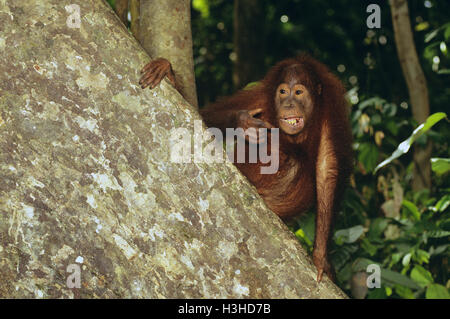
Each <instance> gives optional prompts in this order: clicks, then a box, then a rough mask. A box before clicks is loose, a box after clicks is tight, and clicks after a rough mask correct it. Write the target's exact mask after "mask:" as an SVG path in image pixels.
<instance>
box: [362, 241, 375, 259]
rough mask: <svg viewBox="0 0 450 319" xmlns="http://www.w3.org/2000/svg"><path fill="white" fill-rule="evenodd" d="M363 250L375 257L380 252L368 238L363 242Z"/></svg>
mask: <svg viewBox="0 0 450 319" xmlns="http://www.w3.org/2000/svg"><path fill="white" fill-rule="evenodd" d="M361 248H362V249H364V250H365V251H366V252H367V253H368V254H369V255H370V256H374V255H375V254H376V253H377V250H378V247H377V246H374V245H372V244H371V243H370V241H369V240H368V239H367V238H364V239H363V240H362V242H361Z"/></svg>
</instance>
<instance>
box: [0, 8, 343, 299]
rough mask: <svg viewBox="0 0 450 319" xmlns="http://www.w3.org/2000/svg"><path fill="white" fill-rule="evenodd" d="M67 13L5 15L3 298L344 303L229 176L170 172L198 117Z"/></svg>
mask: <svg viewBox="0 0 450 319" xmlns="http://www.w3.org/2000/svg"><path fill="white" fill-rule="evenodd" d="M78 3H79V6H80V7H79V8H80V14H81V15H80V17H81V20H79V21H80V24H79V25H80V28H72V27H70V26H69V25H72V24H71V23H69V24H67V23H66V21H68V20H66V18H68V17H69V16H70V13H68V12H67V11H66V10H65V7H66V6H70V5H73V1H72V0H42V1H39V2H30V1H15V0H6V1H3V2H0V29H1V30H2V34H1V37H0V105H1V106H2V107H1V108H0V180H1V181H2V182H1V183H0V242H1V246H0V278H1V280H0V298H240V297H243V298H244V297H245V298H343V297H345V295H344V294H343V293H342V292H341V290H340V289H339V288H337V287H336V286H335V285H334V284H332V283H331V282H330V281H329V280H328V279H326V280H324V281H323V282H321V283H320V284H318V283H317V282H316V281H315V277H316V271H315V268H314V266H313V265H312V263H311V261H310V259H309V258H308V256H307V255H306V253H305V252H304V250H303V249H302V248H301V247H300V245H299V243H298V241H297V240H296V238H295V236H294V235H293V234H292V233H291V232H290V231H289V230H288V228H287V227H286V226H285V225H284V224H283V223H282V222H281V221H280V220H279V219H278V217H277V216H276V215H275V214H273V213H272V212H271V211H269V209H268V208H267V207H266V206H265V205H264V203H263V202H262V200H261V199H260V197H259V196H258V194H257V193H256V190H255V189H254V188H253V187H252V186H251V185H250V184H249V183H248V181H247V180H246V179H245V178H244V177H243V176H242V175H241V174H239V172H238V170H237V169H236V168H235V167H234V166H233V165H232V164H231V163H229V162H225V163H216V164H206V163H191V164H177V163H173V162H171V161H170V153H169V150H170V146H171V144H170V136H171V132H172V131H173V129H174V128H178V127H185V128H187V129H188V131H189V132H192V131H193V123H194V120H200V116H199V114H198V112H197V111H196V109H195V108H194V107H192V106H191V105H189V104H188V103H186V101H185V100H184V99H182V97H181V96H180V95H179V94H178V93H177V92H176V91H175V89H173V87H172V86H171V85H170V84H169V83H168V82H167V81H166V80H164V81H163V82H162V83H161V85H160V86H159V87H157V88H155V89H154V90H152V91H151V90H148V89H146V90H141V89H140V87H139V85H138V81H139V70H140V68H141V67H142V66H143V65H144V64H145V63H146V62H147V61H148V60H149V56H148V55H147V54H146V53H145V52H144V51H143V50H142V48H141V46H140V45H139V44H138V43H137V42H136V41H135V39H134V38H133V37H132V36H131V35H130V34H129V32H127V30H125V29H124V28H123V26H121V25H120V23H119V21H118V20H117V18H116V16H115V14H114V12H113V11H112V10H111V8H109V6H108V5H106V4H105V2H104V1H101V0H85V1H80V2H78ZM75 21H76V19H75ZM76 265H78V267H80V269H79V270H80V271H81V273H80V276H81V277H80V280H81V281H80V288H70V287H71V285H69V284H68V282H69V279H70V278H71V277H70V276H71V275H73V274H75V272H73V271H72V270H70V269H71V267H73V266H76ZM69 283H70V282H69ZM72 283H74V282H72ZM75 284H76V281H75Z"/></svg>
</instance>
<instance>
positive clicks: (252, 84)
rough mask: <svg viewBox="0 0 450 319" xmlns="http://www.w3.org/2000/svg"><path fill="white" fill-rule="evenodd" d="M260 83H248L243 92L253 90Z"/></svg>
mask: <svg viewBox="0 0 450 319" xmlns="http://www.w3.org/2000/svg"><path fill="white" fill-rule="evenodd" d="M260 83H261V82H259V81H255V82H250V83H248V84H247V85H246V86H245V87H244V90H251V89H253V88H254V87H255V86H258V85H259V84H260Z"/></svg>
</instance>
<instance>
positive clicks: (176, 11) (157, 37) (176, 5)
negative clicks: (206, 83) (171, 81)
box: [139, 0, 198, 107]
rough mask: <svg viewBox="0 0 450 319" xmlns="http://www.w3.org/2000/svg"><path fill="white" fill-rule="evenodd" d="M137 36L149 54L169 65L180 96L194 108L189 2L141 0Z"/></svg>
mask: <svg viewBox="0 0 450 319" xmlns="http://www.w3.org/2000/svg"><path fill="white" fill-rule="evenodd" d="M139 32H140V35H139V39H140V41H141V44H142V46H143V47H144V49H145V50H146V51H147V52H148V54H150V55H151V56H152V57H155V58H158V57H161V58H166V59H167V60H169V61H170V62H171V63H172V67H173V70H174V72H175V75H176V80H177V81H178V84H179V85H180V86H181V91H182V93H183V96H184V97H185V98H186V100H187V101H188V102H189V103H190V104H191V105H193V106H195V107H197V106H198V101H197V90H196V87H195V74H194V58H193V52H192V33H191V2H190V0H164V1H153V0H141V16H140V31H139Z"/></svg>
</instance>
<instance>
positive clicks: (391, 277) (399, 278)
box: [381, 268, 419, 289]
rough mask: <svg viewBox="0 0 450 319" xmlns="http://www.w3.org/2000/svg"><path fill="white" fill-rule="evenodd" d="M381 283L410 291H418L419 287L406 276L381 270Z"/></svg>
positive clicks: (388, 270)
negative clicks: (402, 287)
mask: <svg viewBox="0 0 450 319" xmlns="http://www.w3.org/2000/svg"><path fill="white" fill-rule="evenodd" d="M381 282H382V283H384V284H385V285H395V284H398V285H401V286H404V287H407V288H411V289H418V288H419V286H418V285H417V284H416V283H415V282H414V281H413V280H411V279H409V278H408V277H407V276H405V275H402V274H400V273H398V272H396V271H393V270H390V269H384V268H382V269H381Z"/></svg>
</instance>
